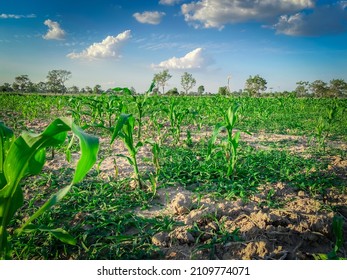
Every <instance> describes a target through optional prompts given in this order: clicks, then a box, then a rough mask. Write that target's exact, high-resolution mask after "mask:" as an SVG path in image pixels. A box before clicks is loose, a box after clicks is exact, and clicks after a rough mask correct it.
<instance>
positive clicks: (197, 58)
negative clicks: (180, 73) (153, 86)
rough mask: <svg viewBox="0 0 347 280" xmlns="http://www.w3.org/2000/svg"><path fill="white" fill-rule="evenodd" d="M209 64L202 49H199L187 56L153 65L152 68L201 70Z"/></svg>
mask: <svg viewBox="0 0 347 280" xmlns="http://www.w3.org/2000/svg"><path fill="white" fill-rule="evenodd" d="M207 63H208V59H207V57H206V56H205V55H204V52H203V49H202V48H197V49H195V50H193V51H191V52H189V53H187V54H186V55H185V56H182V57H172V58H170V59H168V60H165V61H162V62H160V63H159V64H152V68H163V69H200V68H202V67H203V66H205V65H206V64H207Z"/></svg>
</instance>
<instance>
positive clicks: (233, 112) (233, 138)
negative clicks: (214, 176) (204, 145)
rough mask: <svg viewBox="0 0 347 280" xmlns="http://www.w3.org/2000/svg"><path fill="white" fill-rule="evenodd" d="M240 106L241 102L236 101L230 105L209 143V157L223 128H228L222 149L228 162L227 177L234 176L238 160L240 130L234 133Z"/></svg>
mask: <svg viewBox="0 0 347 280" xmlns="http://www.w3.org/2000/svg"><path fill="white" fill-rule="evenodd" d="M239 108H240V104H239V103H235V104H234V105H233V106H231V107H229V109H228V111H227V112H226V114H225V115H224V120H225V123H224V124H217V125H216V126H215V128H214V131H213V134H212V137H211V139H210V141H209V143H208V151H207V155H208V157H210V156H211V154H212V152H213V150H215V149H216V146H215V143H216V141H217V137H218V135H219V134H220V132H221V131H222V130H226V131H227V134H228V137H227V139H226V140H224V141H223V142H222V149H223V152H224V155H225V159H226V162H227V174H226V175H227V177H228V178H230V177H233V176H234V171H235V165H236V161H237V148H238V146H239V139H240V132H239V131H237V132H236V133H234V128H235V123H236V121H237V119H238V110H239Z"/></svg>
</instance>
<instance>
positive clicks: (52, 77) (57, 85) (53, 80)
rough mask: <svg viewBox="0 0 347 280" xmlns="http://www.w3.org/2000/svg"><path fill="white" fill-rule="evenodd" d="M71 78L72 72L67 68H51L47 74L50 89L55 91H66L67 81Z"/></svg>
mask: <svg viewBox="0 0 347 280" xmlns="http://www.w3.org/2000/svg"><path fill="white" fill-rule="evenodd" d="M70 78H71V72H70V71H67V70H51V71H49V72H48V75H47V86H48V89H49V90H50V91H52V92H54V93H58V92H62V93H64V92H66V87H65V82H66V81H67V80H69V79H70Z"/></svg>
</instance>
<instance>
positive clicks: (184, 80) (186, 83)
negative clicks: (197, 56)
mask: <svg viewBox="0 0 347 280" xmlns="http://www.w3.org/2000/svg"><path fill="white" fill-rule="evenodd" d="M181 85H182V87H183V89H184V90H185V91H186V94H188V91H189V90H190V89H192V88H193V87H194V86H195V85H196V80H195V79H194V78H193V75H192V74H190V73H187V72H184V73H183V75H182V77H181Z"/></svg>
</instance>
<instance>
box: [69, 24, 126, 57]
mask: <svg viewBox="0 0 347 280" xmlns="http://www.w3.org/2000/svg"><path fill="white" fill-rule="evenodd" d="M129 38H131V31H130V30H126V31H124V32H123V33H120V34H118V35H117V36H107V37H106V38H105V39H104V40H103V41H102V42H100V43H94V44H92V45H91V46H89V47H88V48H86V49H85V50H83V51H82V52H80V53H75V52H72V53H69V54H68V55H67V57H69V58H71V59H76V58H84V59H90V60H93V59H98V58H120V57H121V55H120V48H121V47H122V46H123V45H124V43H125V42H126V41H127V40H128V39H129Z"/></svg>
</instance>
